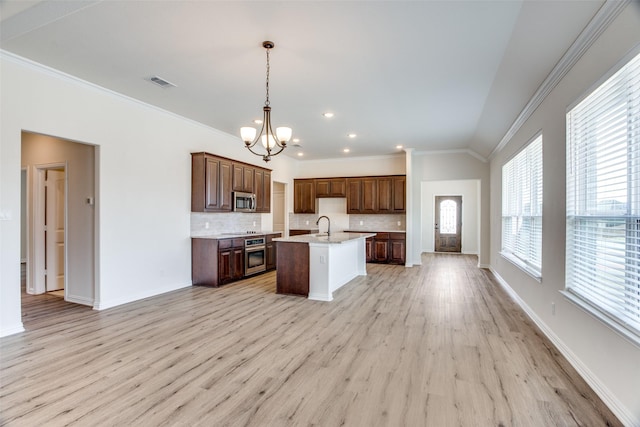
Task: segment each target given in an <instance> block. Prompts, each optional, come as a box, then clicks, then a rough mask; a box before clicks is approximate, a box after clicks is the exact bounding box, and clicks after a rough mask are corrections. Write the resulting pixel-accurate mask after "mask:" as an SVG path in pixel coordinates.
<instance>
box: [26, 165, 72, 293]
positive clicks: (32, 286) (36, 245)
mask: <svg viewBox="0 0 640 427" xmlns="http://www.w3.org/2000/svg"><path fill="white" fill-rule="evenodd" d="M60 169H63V170H64V191H65V195H67V194H69V189H68V185H69V179H68V178H69V177H68V165H67V162H56V163H44V164H37V165H33V174H34V177H35V179H34V182H33V188H32V189H33V192H32V193H31V194H32V195H33V201H32V202H33V203H31V206H33V208H32V209H33V215H32V218H33V224H31V225H32V227H29V224H28V223H27V245H29V243H33V259H29V258H30V256H31V255H32V254H31V253H30V252H29V251H27V266H28V267H29V268H27V278H26V279H27V293H29V294H44V293H46V290H47V288H46V278H45V274H46V273H45V251H46V245H45V239H44V233H45V229H44V227H45V225H44V224H45V189H44V182H45V173H46V171H47V170H60ZM28 181H29V174H27V182H28ZM27 188H29V185H27ZM28 206H29V204H27V209H29V207H28ZM68 218H69V213H68V197H65V199H64V240H65V242H68V222H67V221H68ZM30 231H32V232H30ZM67 246H68V245H67V244H66V243H65V246H64V271H65V273H66V272H67V271H69V269H68V265H67V263H68V254H67ZM67 278H68V275H67V274H65V276H64V297H65V300H66V298H67V288H68V286H67Z"/></svg>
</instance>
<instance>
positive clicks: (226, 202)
mask: <svg viewBox="0 0 640 427" xmlns="http://www.w3.org/2000/svg"><path fill="white" fill-rule="evenodd" d="M231 174H232V165H231V162H230V161H227V160H222V159H221V160H220V173H219V175H218V177H219V179H218V180H219V181H220V182H219V187H218V188H219V192H218V201H219V209H220V210H221V211H231V210H233V199H232V194H231V180H232V176H231Z"/></svg>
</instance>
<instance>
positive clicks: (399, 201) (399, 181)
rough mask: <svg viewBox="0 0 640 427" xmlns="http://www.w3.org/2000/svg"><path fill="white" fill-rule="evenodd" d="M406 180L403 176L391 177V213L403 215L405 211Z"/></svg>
mask: <svg viewBox="0 0 640 427" xmlns="http://www.w3.org/2000/svg"><path fill="white" fill-rule="evenodd" d="M406 188H407V178H406V177H404V176H394V177H393V211H394V213H404V212H405V211H406V207H405V206H406V203H405V201H406V191H407V190H406Z"/></svg>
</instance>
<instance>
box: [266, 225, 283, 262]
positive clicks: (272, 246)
mask: <svg viewBox="0 0 640 427" xmlns="http://www.w3.org/2000/svg"><path fill="white" fill-rule="evenodd" d="M275 237H282V234H281V233H277V234H270V235H267V236H266V238H265V248H266V256H267V261H266V264H267V271H271V270H275V269H276V260H277V259H278V246H277V245H276V242H274V241H273V239H274V238H275Z"/></svg>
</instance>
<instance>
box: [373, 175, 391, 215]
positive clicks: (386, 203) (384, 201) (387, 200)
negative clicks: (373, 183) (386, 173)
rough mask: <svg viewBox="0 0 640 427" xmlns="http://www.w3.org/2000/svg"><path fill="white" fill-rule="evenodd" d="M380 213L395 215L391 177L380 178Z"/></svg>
mask: <svg viewBox="0 0 640 427" xmlns="http://www.w3.org/2000/svg"><path fill="white" fill-rule="evenodd" d="M377 184H378V212H379V213H393V180H392V178H391V177H382V178H378V183H377Z"/></svg>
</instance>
